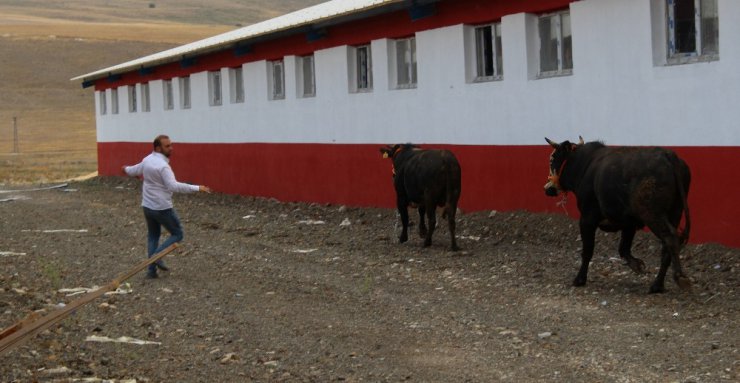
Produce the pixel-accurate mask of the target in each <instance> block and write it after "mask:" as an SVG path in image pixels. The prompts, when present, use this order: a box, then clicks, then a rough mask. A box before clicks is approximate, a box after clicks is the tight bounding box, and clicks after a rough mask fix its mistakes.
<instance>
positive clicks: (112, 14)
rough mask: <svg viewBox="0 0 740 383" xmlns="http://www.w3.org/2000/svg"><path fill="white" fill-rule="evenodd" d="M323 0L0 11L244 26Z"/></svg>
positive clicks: (86, 3)
mask: <svg viewBox="0 0 740 383" xmlns="http://www.w3.org/2000/svg"><path fill="white" fill-rule="evenodd" d="M322 2H324V1H323V0H208V1H204V0H126V1H110V0H108V1H101V0H65V1H49V0H0V14H3V15H4V17H7V16H8V15H19V16H28V15H30V16H34V17H43V18H50V19H56V20H67V21H78V22H88V23H89V22H96V23H97V22H103V23H129V22H133V23H180V24H208V25H231V26H243V25H249V24H253V23H256V22H258V21H261V20H265V19H269V18H272V17H276V16H279V15H282V14H285V13H288V12H292V11H294V10H297V9H301V8H305V7H308V6H311V5H315V4H319V3H322Z"/></svg>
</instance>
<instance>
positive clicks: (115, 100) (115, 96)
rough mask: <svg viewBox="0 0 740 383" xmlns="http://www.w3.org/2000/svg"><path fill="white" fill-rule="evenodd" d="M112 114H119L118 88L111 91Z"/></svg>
mask: <svg viewBox="0 0 740 383" xmlns="http://www.w3.org/2000/svg"><path fill="white" fill-rule="evenodd" d="M110 112H111V113H112V114H118V88H113V89H111V90H110Z"/></svg>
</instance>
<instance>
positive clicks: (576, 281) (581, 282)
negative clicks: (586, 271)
mask: <svg viewBox="0 0 740 383" xmlns="http://www.w3.org/2000/svg"><path fill="white" fill-rule="evenodd" d="M585 285H586V278H581V277H576V279H574V280H573V286H576V287H581V286H585Z"/></svg>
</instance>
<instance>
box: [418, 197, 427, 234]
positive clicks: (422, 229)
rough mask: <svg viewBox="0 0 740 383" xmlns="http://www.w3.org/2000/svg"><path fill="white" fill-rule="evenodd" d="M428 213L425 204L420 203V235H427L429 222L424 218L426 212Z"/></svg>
mask: <svg viewBox="0 0 740 383" xmlns="http://www.w3.org/2000/svg"><path fill="white" fill-rule="evenodd" d="M425 213H426V208H425V207H424V205H423V204H420V205H419V237H421V238H426V236H427V223H426V221H425V220H424V214H425Z"/></svg>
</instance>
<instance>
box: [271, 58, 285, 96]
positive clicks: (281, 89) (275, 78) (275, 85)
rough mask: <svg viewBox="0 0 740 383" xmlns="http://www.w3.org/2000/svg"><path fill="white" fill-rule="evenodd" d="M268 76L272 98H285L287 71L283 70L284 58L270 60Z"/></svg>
mask: <svg viewBox="0 0 740 383" xmlns="http://www.w3.org/2000/svg"><path fill="white" fill-rule="evenodd" d="M267 76H268V78H267V83H268V87H269V92H270V93H269V98H270V100H282V99H284V98H285V86H284V85H285V72H284V71H283V60H275V61H268V63H267Z"/></svg>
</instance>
